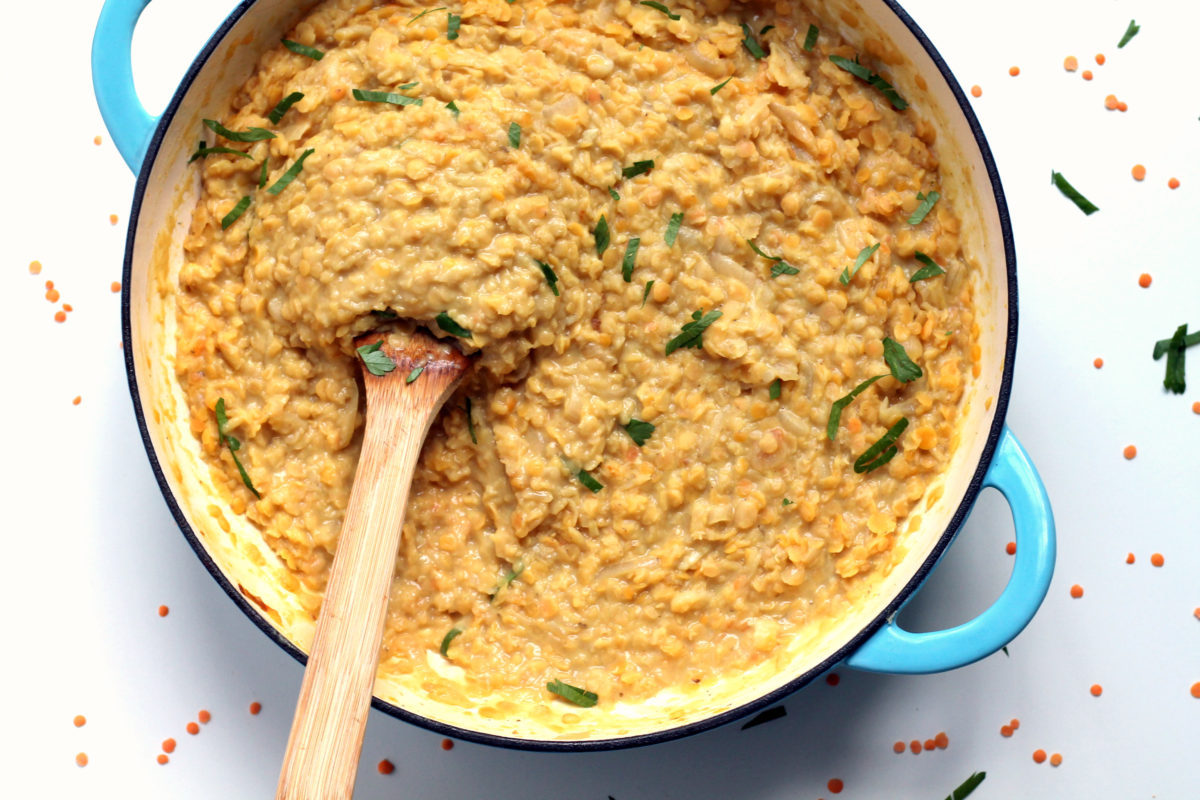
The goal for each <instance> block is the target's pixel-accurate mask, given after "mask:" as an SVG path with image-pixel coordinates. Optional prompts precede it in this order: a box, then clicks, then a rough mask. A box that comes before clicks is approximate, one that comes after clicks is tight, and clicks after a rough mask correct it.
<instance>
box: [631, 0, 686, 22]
mask: <svg viewBox="0 0 1200 800" xmlns="http://www.w3.org/2000/svg"><path fill="white" fill-rule="evenodd" d="M638 5H640V6H650V8H653V9H654V10H655V11H661V12H662V13H664V14H666V15H667V17H669V18H670V19H679V15H678V14H672V13H671V11H670V9H668V8H667V7H666V6H664V5H663V4H662V3H655V2H652V0H642V2H640V3H638Z"/></svg>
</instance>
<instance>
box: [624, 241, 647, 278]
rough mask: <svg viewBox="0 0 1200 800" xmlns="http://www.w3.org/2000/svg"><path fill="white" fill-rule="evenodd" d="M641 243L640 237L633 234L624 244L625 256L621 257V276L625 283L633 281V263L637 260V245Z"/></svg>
mask: <svg viewBox="0 0 1200 800" xmlns="http://www.w3.org/2000/svg"><path fill="white" fill-rule="evenodd" d="M641 243H642V240H641V238H640V237H637V236H635V237H633V238H632V239H630V240H629V244H627V245H625V257H624V258H622V259H621V277H622V278H624V279H625V282H626V283H632V282H633V265H634V263H635V262H636V261H637V252H638V247H639V246H640V245H641Z"/></svg>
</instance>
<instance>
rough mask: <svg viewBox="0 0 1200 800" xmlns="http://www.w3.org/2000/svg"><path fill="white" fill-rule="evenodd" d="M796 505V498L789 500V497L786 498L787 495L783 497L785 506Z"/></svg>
mask: <svg viewBox="0 0 1200 800" xmlns="http://www.w3.org/2000/svg"><path fill="white" fill-rule="evenodd" d="M794 505H796V503H795V501H794V500H789V499H788V498H786V497H785V498H783V507H784V508H787V507H788V506H794Z"/></svg>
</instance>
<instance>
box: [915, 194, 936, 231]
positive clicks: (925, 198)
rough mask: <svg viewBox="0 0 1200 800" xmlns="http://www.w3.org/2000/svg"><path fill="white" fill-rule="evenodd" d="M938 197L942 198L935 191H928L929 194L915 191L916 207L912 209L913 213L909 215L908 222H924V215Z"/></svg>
mask: <svg viewBox="0 0 1200 800" xmlns="http://www.w3.org/2000/svg"><path fill="white" fill-rule="evenodd" d="M940 199H942V196H941V195H940V194H938V193H937V192H930V193H929V194H921V193H920V192H917V207H916V209H914V210H913V213H912V214H911V215H909V217H908V224H909V225H920V224H921V223H922V222H924V221H925V217H926V216H927V215H928V214H929V212H930V211H931V210H933V206H934V204H935V203H936V202H937V201H938V200H940Z"/></svg>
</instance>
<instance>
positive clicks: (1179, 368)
mask: <svg viewBox="0 0 1200 800" xmlns="http://www.w3.org/2000/svg"><path fill="white" fill-rule="evenodd" d="M1187 329H1188V326H1187V324H1186V323H1185V324H1183V325H1180V326H1179V327H1178V328H1176V329H1175V335H1174V336H1172V337H1171V344H1170V345H1169V346H1168V347H1167V374H1166V376H1165V377H1164V378H1163V388H1164V389H1166V390H1167V391H1169V392H1174V393H1175V394H1183V393H1184V392H1186V391H1187V376H1186V374H1185V371H1184V363H1185V361H1186V357H1187Z"/></svg>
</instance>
